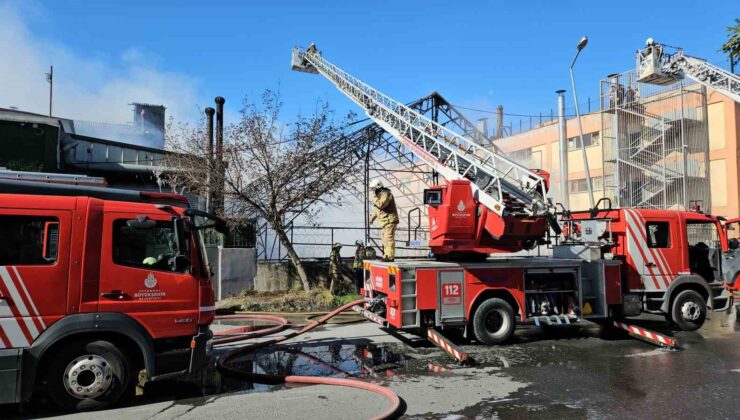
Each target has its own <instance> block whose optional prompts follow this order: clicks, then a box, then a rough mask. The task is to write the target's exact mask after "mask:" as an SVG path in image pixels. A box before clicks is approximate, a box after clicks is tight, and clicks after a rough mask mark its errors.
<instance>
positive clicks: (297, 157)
mask: <svg viewBox="0 0 740 420" xmlns="http://www.w3.org/2000/svg"><path fill="white" fill-rule="evenodd" d="M281 106H282V103H281V101H280V96H279V94H278V93H275V92H273V91H269V90H268V91H265V92H264V93H263V94H262V95H261V100H260V102H259V103H254V102H249V101H247V100H245V102H244V108H243V109H242V112H241V118H240V120H239V121H238V122H236V123H234V124H230V125H229V126H228V127H227V128H226V132H225V133H224V161H225V165H223V166H222V167H223V171H222V173H220V174H219V173H217V171H216V169H217V168H218V167H219V165H217V164H216V162H214V160H213V159H209V158H208V156H205V154H204V151H205V144H206V138H205V135H206V133H205V130H204V129H203V124H197V125H196V126H190V125H188V124H175V123H172V124H171V125H170V128H171V130H168V143H169V144H170V148H171V149H172V150H173V151H174V152H176V153H174V154H173V155H172V156H173V157H175V159H176V161H175V162H173V165H175V166H176V167H178V169H179V170H177V171H174V172H173V173H172V174H171V175H170V180H169V181H170V183H172V184H174V185H187V187H188V189H189V190H191V191H194V192H201V193H202V192H204V191H207V190H208V188H209V183H210V186H211V190H213V187H214V186H216V185H223V186H224V192H225V196H226V197H225V198H226V200H225V213H226V215H227V216H231V217H238V218H253V217H259V218H261V219H263V220H265V221H266V222H267V223H268V224H269V226H270V227H271V228H272V230H273V231H274V232H275V234H276V235H277V238H278V239H279V240H280V243H281V244H282V246H283V247H284V248H285V250H286V252H287V254H288V258H290V261H291V263H292V264H293V267H294V268H295V270H296V272H297V274H298V276H299V277H300V279H301V282H302V283H303V288H304V289H305V290H309V289H310V285H309V281H308V276H307V274H306V271H305V269H304V267H303V264H302V263H301V260H300V258H299V256H298V254H297V252H296V251H295V249H294V247H293V244H292V243H291V241H290V238H289V236H288V233H287V231H286V225H287V224H288V223H289V222H290V221H292V220H293V219H294V218H295V217H296V216H298V215H305V216H307V217H308V218H311V217H312V216H313V215H314V213H315V211H317V207H319V206H317V205H319V204H324V205H335V204H336V203H337V199H338V198H339V193H340V191H342V190H343V189H345V188H351V184H352V182H351V181H348V180H349V179H355V178H354V176H355V175H356V174H357V173H358V172H359V163H360V161H361V159H362V157H363V156H364V152H363V150H364V146H365V142H366V140H365V137H363V136H345V135H344V128H346V127H347V126H348V125H352V124H355V123H349V124H348V123H347V121H349V120H351V119H353V117H354V116H353V115H348V116H347V117H346V118H345V121H342V122H341V123H340V124H336V123H335V122H334V121H333V118H332V116H333V114H332V112H331V111H330V110H329V107H328V105H327V104H326V103H325V102H321V101H319V102H317V105H316V109H315V111H314V112H313V114H312V115H310V116H308V117H304V116H298V117H297V118H296V119H295V120H294V121H293V122H292V123H289V124H285V123H283V121H281V119H280V110H281Z"/></svg>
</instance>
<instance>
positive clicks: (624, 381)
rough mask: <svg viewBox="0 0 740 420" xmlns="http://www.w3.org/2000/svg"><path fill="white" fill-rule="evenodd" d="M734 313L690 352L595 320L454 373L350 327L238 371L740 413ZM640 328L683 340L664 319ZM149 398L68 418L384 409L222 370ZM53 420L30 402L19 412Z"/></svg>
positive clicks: (475, 351) (696, 414)
mask: <svg viewBox="0 0 740 420" xmlns="http://www.w3.org/2000/svg"><path fill="white" fill-rule="evenodd" d="M735 318H736V316H735V314H734V313H732V314H724V313H723V314H712V316H711V319H710V320H709V321H708V322H707V325H705V327H704V328H702V329H701V330H700V331H698V332H692V333H686V332H680V333H677V334H675V336H676V337H678V338H679V340H680V341H681V344H682V350H679V351H673V352H669V351H665V350H661V349H658V348H656V347H654V346H651V345H649V344H646V343H643V342H641V341H638V340H635V339H632V338H629V337H627V336H625V335H622V334H621V333H610V332H606V331H605V330H604V329H602V328H600V327H599V326H596V325H594V324H587V326H585V327H579V328H567V329H564V328H551V329H548V330H544V331H543V330H541V329H539V328H529V329H520V330H518V331H517V334H516V336H515V340H514V342H513V343H511V344H507V345H504V346H497V347H486V346H480V345H473V344H465V345H463V348H464V349H465V350H466V351H468V352H470V354H471V355H472V356H473V358H474V359H475V360H476V361H477V362H478V365H476V366H474V367H460V366H457V365H456V364H455V363H452V361H451V360H450V359H449V358H448V357H447V356H446V355H445V354H443V353H442V352H441V351H440V350H438V349H437V348H435V347H433V346H430V345H429V344H428V343H427V342H426V341H425V340H422V339H418V338H416V337H414V336H410V335H406V334H400V335H399V334H395V335H391V334H387V333H386V332H384V331H382V330H381V329H380V328H378V326H376V325H374V324H371V323H360V324H349V325H342V326H328V327H325V328H322V329H320V330H316V331H313V332H311V333H309V334H306V335H304V336H301V337H299V338H298V339H294V340H293V341H292V342H291V344H290V345H289V346H288V347H287V348H283V349H279V350H278V351H275V352H264V353H258V354H256V355H254V356H253V357H250V358H249V359H244V360H242V361H241V364H242V366H244V367H245V368H249V369H251V370H253V371H254V372H268V373H280V374H288V373H291V374H303V375H333V376H342V375H350V376H359V377H362V378H364V379H365V380H368V381H373V382H376V383H379V384H382V385H385V386H388V387H390V388H391V389H393V390H394V391H396V392H397V393H398V394H399V395H400V396H401V397H402V398H403V399H404V401H405V403H406V405H407V407H406V415H405V417H406V418H445V419H459V418H460V419H461V418H470V419H473V418H486V419H487V418H503V419H507V418H692V419H694V418H739V417H740V400H739V398H738V397H739V396H740V395H739V393H738V390H740V351H738V347H739V345H740V332H738V333H736V332H735V330H736V328H738V329H740V324H738V323H736V322H735ZM639 324H640V325H642V326H645V327H649V328H652V329H654V330H656V331H659V332H663V333H675V331H672V330H671V329H670V328H669V326H668V325H667V323H666V322H665V321H663V320H662V319H661V318H657V317H646V318H645V319H641V320H640V321H639ZM341 372H344V373H341ZM143 391H144V392H143V394H142V395H139V396H137V398H136V399H135V401H134V402H133V404H132V405H130V406H128V407H122V408H117V409H113V410H106V411H104V412H96V413H87V414H77V415H72V416H68V418H72V419H86V418H90V419H92V418H95V419H99V418H100V417H101V416H105V417H107V418H110V419H118V418H121V419H124V418H125V419H128V418H130V419H144V418H162V419H169V418H185V419H188V418H193V419H195V418H204V417H212V418H223V419H228V418H301V419H305V418H317V419H318V418H321V419H332V418H338V419H339V418H368V417H371V416H373V415H375V414H379V413H380V412H382V411H383V410H384V408H385V407H386V404H387V403H386V402H385V400H383V399H382V398H380V397H378V396H375V395H373V394H369V393H364V392H361V391H356V390H351V389H345V388H334V387H326V386H313V387H300V388H293V389H285V388H284V387H280V386H265V385H256V384H247V383H243V382H235V381H232V380H229V379H228V378H221V377H220V376H218V375H217V374H215V373H212V374H210V375H207V377H206V378H204V379H203V380H202V381H201V385H200V386H193V385H186V384H182V383H178V382H167V383H157V384H154V385H152V384H149V385H147V386H146V387H145V388H144V390H143ZM204 394H205V395H204ZM6 412H7V411H6ZM11 412H12V411H11ZM18 414H19V413H17V411H16V412H15V415H18ZM56 414H58V413H55V412H54V411H53V410H51V409H49V408H45V407H44V406H43V405H34V406H33V407H29V408H27V409H26V411H25V412H24V413H22V416H24V417H47V416H54V415H56Z"/></svg>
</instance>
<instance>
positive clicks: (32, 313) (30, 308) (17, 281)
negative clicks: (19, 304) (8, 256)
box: [7, 267, 44, 343]
mask: <svg viewBox="0 0 740 420" xmlns="http://www.w3.org/2000/svg"><path fill="white" fill-rule="evenodd" d="M13 268H15V267H13ZM7 271H8V276H9V277H10V279H11V281H13V283H14V285H15V289H16V290H17V291H18V294H19V295H20V297H21V299H22V300H23V305H24V306H25V307H26V311H27V312H28V316H29V317H30V318H31V322H33V324H34V325H35V326H36V331H38V332H39V334H41V332H42V331H43V330H44V328H43V326H42V325H41V321H40V320H39V319H38V316H39V314H38V312H36V310H35V308H36V306H35V305H34V304H33V301H31V296H29V295H28V293H27V290H26V287H25V285H24V284H23V279H22V278H21V277H20V273H19V272H18V270H16V269H14V270H7ZM14 274H15V275H14ZM24 323H25V322H24ZM34 338H35V337H34ZM30 342H33V340H31V341H29V343H30Z"/></svg>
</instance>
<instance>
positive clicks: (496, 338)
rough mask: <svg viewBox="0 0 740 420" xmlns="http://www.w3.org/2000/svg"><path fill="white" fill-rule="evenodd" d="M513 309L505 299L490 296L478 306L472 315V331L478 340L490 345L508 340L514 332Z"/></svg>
mask: <svg viewBox="0 0 740 420" xmlns="http://www.w3.org/2000/svg"><path fill="white" fill-rule="evenodd" d="M515 324H516V319H515V318H514V310H513V309H511V305H509V304H508V303H507V302H506V301H505V300H503V299H498V298H491V299H488V300H486V301H484V302H483V303H481V305H480V306H478V309H476V310H475V315H473V333H474V334H475V338H477V339H478V341H480V342H483V343H486V344H489V345H492V344H500V343H503V342H505V341H506V340H508V339H509V338H510V337H511V335H512V334H513V333H514V327H515Z"/></svg>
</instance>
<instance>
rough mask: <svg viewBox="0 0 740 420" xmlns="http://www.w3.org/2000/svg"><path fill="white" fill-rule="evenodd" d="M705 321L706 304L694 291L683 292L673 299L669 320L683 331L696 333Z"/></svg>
mask: <svg viewBox="0 0 740 420" xmlns="http://www.w3.org/2000/svg"><path fill="white" fill-rule="evenodd" d="M706 319H707V302H706V301H705V300H704V298H703V297H702V296H701V295H700V294H699V293H698V292H696V291H694V290H684V291H682V292H681V293H679V294H678V295H677V296H676V298H675V299H673V305H672V306H671V316H670V320H671V321H673V323H674V324H676V326H678V328H680V329H681V330H683V331H696V330H698V329H699V328H701V326H702V325H704V320H706Z"/></svg>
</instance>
